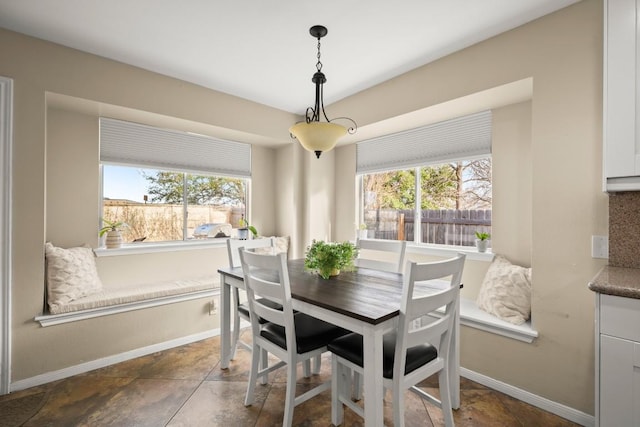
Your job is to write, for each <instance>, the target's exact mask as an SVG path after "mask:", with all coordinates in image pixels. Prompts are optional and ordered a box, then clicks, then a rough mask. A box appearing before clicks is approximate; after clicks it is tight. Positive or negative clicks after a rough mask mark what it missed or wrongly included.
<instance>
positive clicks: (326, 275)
mask: <svg viewBox="0 0 640 427" xmlns="http://www.w3.org/2000/svg"><path fill="white" fill-rule="evenodd" d="M338 274H340V269H338V268H332V269H326V270H325V269H321V270H319V271H318V275H319V276H320V277H322V278H323V279H324V278H327V279H328V278H329V277H333V276H337V275H338Z"/></svg>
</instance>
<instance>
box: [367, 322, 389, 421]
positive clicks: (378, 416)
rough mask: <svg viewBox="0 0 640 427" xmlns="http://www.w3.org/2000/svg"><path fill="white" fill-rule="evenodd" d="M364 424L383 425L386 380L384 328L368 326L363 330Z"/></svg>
mask: <svg viewBox="0 0 640 427" xmlns="http://www.w3.org/2000/svg"><path fill="white" fill-rule="evenodd" d="M362 336H363V343H362V350H363V352H364V354H363V356H364V357H363V363H364V425H365V426H366V427H371V426H383V425H384V418H383V416H384V415H383V407H384V405H383V400H384V382H383V378H382V336H383V333H382V330H381V329H376V328H374V327H366V328H365V330H364V331H363V334H362Z"/></svg>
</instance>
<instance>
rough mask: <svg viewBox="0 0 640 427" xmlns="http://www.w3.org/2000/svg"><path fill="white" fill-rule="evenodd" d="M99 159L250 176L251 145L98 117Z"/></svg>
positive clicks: (159, 167)
mask: <svg viewBox="0 0 640 427" xmlns="http://www.w3.org/2000/svg"><path fill="white" fill-rule="evenodd" d="M100 161H102V162H111V163H118V164H131V165H139V166H146V167H152V168H157V169H167V170H172V171H181V172H196V173H198V172H199V173H214V174H216V175H225V176H234V177H251V145H250V144H245V143H241V142H232V141H225V140H222V139H217V138H212V137H208V136H204V135H195V134H190V133H187V132H180V131H176V130H169V129H161V128H157V127H153V126H147V125H142V124H139V123H131V122H126V121H122V120H115V119H109V118H105V117H102V118H100Z"/></svg>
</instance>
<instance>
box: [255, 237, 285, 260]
mask: <svg viewBox="0 0 640 427" xmlns="http://www.w3.org/2000/svg"><path fill="white" fill-rule="evenodd" d="M271 238H272V239H273V247H265V248H256V249H255V250H254V252H255V253H257V254H262V255H275V254H279V253H285V254H286V253H288V252H289V236H287V237H273V236H272V237H271Z"/></svg>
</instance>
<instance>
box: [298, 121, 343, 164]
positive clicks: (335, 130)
mask: <svg viewBox="0 0 640 427" xmlns="http://www.w3.org/2000/svg"><path fill="white" fill-rule="evenodd" d="M289 132H290V133H291V134H292V135H293V136H295V137H296V138H297V139H298V141H300V145H302V146H303V147H304V149H305V150H307V151H312V152H314V153H316V157H318V158H320V154H321V153H322V152H323V151H329V150H332V149H333V147H335V146H336V143H337V142H338V139H340V138H342V137H343V136H345V135H346V134H347V128H346V127H344V126H340V125H337V124H335V123H330V122H309V123H306V122H300V123H296V124H295V125H293V126H291V128H289Z"/></svg>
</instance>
